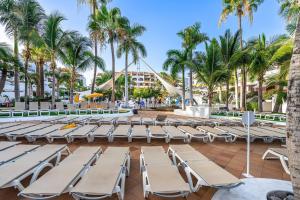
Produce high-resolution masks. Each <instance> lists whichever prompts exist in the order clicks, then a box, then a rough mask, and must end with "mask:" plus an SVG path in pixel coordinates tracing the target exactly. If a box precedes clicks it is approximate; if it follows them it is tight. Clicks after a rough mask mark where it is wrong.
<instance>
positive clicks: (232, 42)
mask: <svg viewBox="0 0 300 200" xmlns="http://www.w3.org/2000/svg"><path fill="white" fill-rule="evenodd" d="M240 36H241V32H240V31H237V32H236V33H235V34H234V35H232V33H231V31H230V29H227V30H226V31H225V34H224V35H223V36H220V37H219V38H220V49H221V55H222V60H223V63H224V64H225V65H226V66H230V59H231V58H232V56H233V55H234V54H235V53H236V52H237V51H238V50H239V47H240V45H239V39H240Z"/></svg>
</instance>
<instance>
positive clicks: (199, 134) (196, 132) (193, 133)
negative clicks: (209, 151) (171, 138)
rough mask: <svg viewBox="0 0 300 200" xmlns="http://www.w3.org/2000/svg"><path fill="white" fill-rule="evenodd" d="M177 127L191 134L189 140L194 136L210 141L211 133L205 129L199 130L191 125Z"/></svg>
mask: <svg viewBox="0 0 300 200" xmlns="http://www.w3.org/2000/svg"><path fill="white" fill-rule="evenodd" d="M177 128H178V129H179V130H181V131H182V132H184V133H186V134H187V135H188V136H189V142H191V141H192V139H193V138H195V139H201V140H203V142H205V143H207V142H208V141H209V135H208V134H206V133H205V132H203V131H199V130H197V129H194V128H192V127H190V126H178V127H177Z"/></svg>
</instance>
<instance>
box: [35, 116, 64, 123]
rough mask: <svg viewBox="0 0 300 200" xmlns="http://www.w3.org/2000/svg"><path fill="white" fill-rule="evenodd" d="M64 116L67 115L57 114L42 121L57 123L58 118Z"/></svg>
mask: <svg viewBox="0 0 300 200" xmlns="http://www.w3.org/2000/svg"><path fill="white" fill-rule="evenodd" d="M63 118H65V117H63V116H55V117H49V118H47V119H43V120H41V121H42V122H48V123H55V122H57V121H58V120H60V119H63Z"/></svg>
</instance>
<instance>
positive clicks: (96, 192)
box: [71, 147, 130, 200]
mask: <svg viewBox="0 0 300 200" xmlns="http://www.w3.org/2000/svg"><path fill="white" fill-rule="evenodd" d="M129 170H130V154H129V148H128V147H108V148H107V149H106V150H105V151H104V153H103V154H102V156H100V158H99V160H98V161H97V162H96V164H95V165H94V166H93V167H91V169H90V170H89V171H88V172H87V173H86V174H85V175H84V176H83V177H82V179H81V180H80V181H79V183H78V184H76V186H75V187H74V188H73V189H72V190H71V194H72V196H73V197H74V199H104V198H107V197H111V196H112V195H113V194H117V195H118V199H119V200H123V199H124V191H125V178H126V175H128V174H129Z"/></svg>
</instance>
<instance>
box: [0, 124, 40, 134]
mask: <svg viewBox="0 0 300 200" xmlns="http://www.w3.org/2000/svg"><path fill="white" fill-rule="evenodd" d="M36 125H37V124H34V123H25V124H20V125H16V126H12V127H9V128H4V129H0V135H3V134H8V133H10V132H13V131H17V130H21V129H24V128H28V127H31V126H36Z"/></svg>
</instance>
